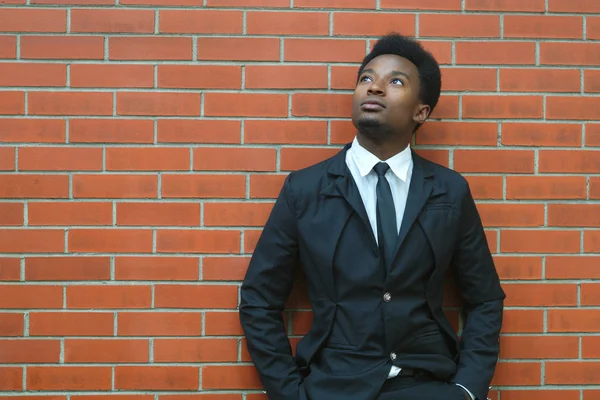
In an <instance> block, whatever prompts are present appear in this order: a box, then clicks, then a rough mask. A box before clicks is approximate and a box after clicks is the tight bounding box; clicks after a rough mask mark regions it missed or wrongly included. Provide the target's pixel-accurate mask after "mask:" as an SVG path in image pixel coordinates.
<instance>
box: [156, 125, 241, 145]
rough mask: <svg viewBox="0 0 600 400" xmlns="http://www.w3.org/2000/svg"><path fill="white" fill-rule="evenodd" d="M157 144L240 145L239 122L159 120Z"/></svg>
mask: <svg viewBox="0 0 600 400" xmlns="http://www.w3.org/2000/svg"><path fill="white" fill-rule="evenodd" d="M157 140H158V142H159V143H200V144H213V143H218V144H221V143H227V144H240V143H241V122H240V121H233V120H198V119H193V120H192V119H160V120H158V137H157Z"/></svg>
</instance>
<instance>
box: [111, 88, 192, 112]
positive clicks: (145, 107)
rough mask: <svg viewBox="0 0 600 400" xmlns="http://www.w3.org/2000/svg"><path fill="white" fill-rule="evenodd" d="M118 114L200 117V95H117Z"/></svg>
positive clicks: (134, 93)
mask: <svg viewBox="0 0 600 400" xmlns="http://www.w3.org/2000/svg"><path fill="white" fill-rule="evenodd" d="M117 114H119V115H142V116H154V115H161V116H162V115H164V116H200V94H199V93H164V92H163V93H156V92H155V93H138V92H131V93H128V92H120V93H117Z"/></svg>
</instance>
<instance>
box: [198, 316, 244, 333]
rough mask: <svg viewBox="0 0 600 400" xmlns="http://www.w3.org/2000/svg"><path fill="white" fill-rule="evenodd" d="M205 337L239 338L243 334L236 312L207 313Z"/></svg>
mask: <svg viewBox="0 0 600 400" xmlns="http://www.w3.org/2000/svg"><path fill="white" fill-rule="evenodd" d="M205 318H206V319H205V322H206V327H205V330H206V335H209V336H219V335H222V336H240V335H243V334H244V331H243V330H242V326H241V325H240V318H239V315H238V313H237V312H207V313H206V317H205Z"/></svg>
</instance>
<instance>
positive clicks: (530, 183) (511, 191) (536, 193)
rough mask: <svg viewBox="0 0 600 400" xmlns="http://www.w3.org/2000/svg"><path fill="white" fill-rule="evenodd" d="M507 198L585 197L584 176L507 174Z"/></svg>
mask: <svg viewBox="0 0 600 400" xmlns="http://www.w3.org/2000/svg"><path fill="white" fill-rule="evenodd" d="M506 198H507V199H520V200H525V199H540V200H546V199H585V198H586V178H585V177H583V176H581V177H579V176H507V177H506Z"/></svg>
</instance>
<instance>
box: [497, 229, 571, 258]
mask: <svg viewBox="0 0 600 400" xmlns="http://www.w3.org/2000/svg"><path fill="white" fill-rule="evenodd" d="M580 237H581V234H580V232H577V231H544V230H527V231H517V230H504V231H502V232H501V233H500V251H501V252H503V253H578V252H579V248H580Z"/></svg>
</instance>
